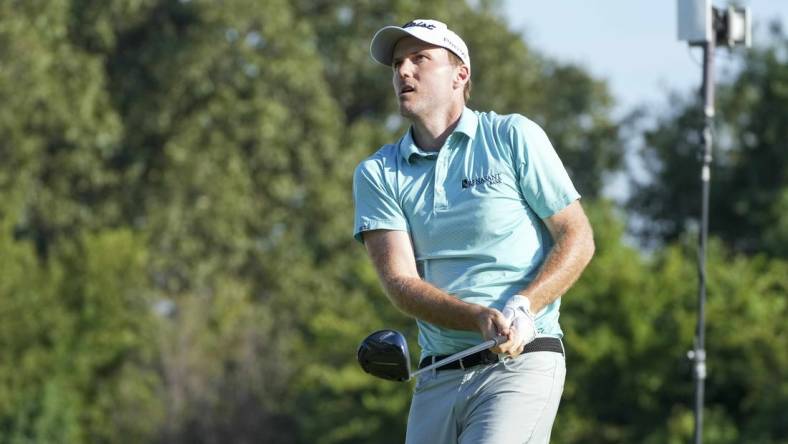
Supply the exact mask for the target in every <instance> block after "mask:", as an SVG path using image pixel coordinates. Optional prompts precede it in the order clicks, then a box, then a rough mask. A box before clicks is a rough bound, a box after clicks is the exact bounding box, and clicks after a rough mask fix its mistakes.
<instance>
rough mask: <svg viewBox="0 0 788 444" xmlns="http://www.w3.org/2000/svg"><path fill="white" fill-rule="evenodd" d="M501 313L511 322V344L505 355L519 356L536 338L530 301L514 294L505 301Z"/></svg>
mask: <svg viewBox="0 0 788 444" xmlns="http://www.w3.org/2000/svg"><path fill="white" fill-rule="evenodd" d="M502 313H503V315H504V317H506V319H507V320H508V321H510V322H511V324H510V328H509V338H510V340H511V341H512V342H513V344H512V346H511V347H509V349H508V350H507V354H508V355H509V356H511V357H513V358H516V357H517V356H520V354H522V352H523V349H524V348H525V346H526V344H528V343H529V342H531V341H533V340H534V338H536V334H537V331H536V322H535V317H534V314H533V313H532V312H531V301H530V300H529V299H528V298H527V297H525V296H522V295H519V294H516V295H514V296H512V297H511V298H509V300H508V301H506V305H505V306H504V308H503V310H502Z"/></svg>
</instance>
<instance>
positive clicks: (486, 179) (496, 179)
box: [462, 173, 501, 189]
mask: <svg viewBox="0 0 788 444" xmlns="http://www.w3.org/2000/svg"><path fill="white" fill-rule="evenodd" d="M497 183H501V173H490V174H488V175H486V176H481V177H472V178H468V179H463V180H462V188H463V189H465V188H470V187H475V186H477V185H494V184H497Z"/></svg>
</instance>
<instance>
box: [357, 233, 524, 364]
mask: <svg viewBox="0 0 788 444" xmlns="http://www.w3.org/2000/svg"><path fill="white" fill-rule="evenodd" d="M363 236H364V244H365V245H366V247H367V252H368V253H369V257H370V258H371V259H372V263H373V265H374V266H375V269H376V270H377V272H378V277H379V278H380V281H381V283H382V284H383V288H384V289H385V290H386V294H387V295H388V297H389V299H391V302H392V303H393V304H394V306H396V307H397V308H398V309H400V310H402V311H403V312H405V313H407V314H409V315H411V316H413V317H416V318H418V319H421V320H424V321H427V322H429V323H432V324H435V325H439V326H441V327H445V328H451V329H455V330H470V331H480V332H481V333H482V335H483V336H484V337H485V339H490V338H493V337H495V336H496V335H498V334H502V335H508V334H509V328H508V322H506V320H505V318H504V317H503V315H502V314H501V312H500V311H498V310H495V309H493V308H487V307H484V306H481V305H478V304H469V303H467V302H464V301H462V300H460V299H458V298H456V297H454V296H451V295H449V294H447V293H445V292H444V291H442V290H440V289H439V288H437V287H435V286H433V285H431V284H429V283H427V282H425V281H423V280H422V279H421V278H420V277H419V274H418V272H417V271H416V258H415V255H414V253H413V246H412V245H411V241H410V236H409V235H408V233H406V232H404V231H392V230H373V231H367V232H364V234H363ZM507 345H509V343H508V342H506V343H504V344H501V345H500V346H499V348H500V350H501V351H503V352H505V351H506V350H507ZM493 350H494V351H498V348H496V349H493Z"/></svg>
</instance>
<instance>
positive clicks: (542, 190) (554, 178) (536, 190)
mask: <svg viewBox="0 0 788 444" xmlns="http://www.w3.org/2000/svg"><path fill="white" fill-rule="evenodd" d="M511 123H512V125H511V126H510V127H509V137H510V141H511V144H512V149H513V158H514V162H515V170H516V172H517V175H518V184H519V186H520V192H521V193H522V195H523V198H524V199H525V201H526V202H527V203H528V205H529V206H530V207H531V209H533V210H534V212H535V213H536V214H537V215H538V216H539V217H540V218H542V219H546V218H548V217H550V216H552V215H553V214H555V213H557V212H559V211H560V210H562V209H564V208H566V207H567V206H568V205H569V204H571V203H572V202H574V201H575V200H577V199H579V198H580V194H579V193H578V192H577V190H576V189H575V186H574V185H573V184H572V181H571V179H569V174H567V172H566V168H564V165H563V163H561V159H560V158H559V157H558V153H556V151H555V148H553V144H552V143H550V140H549V139H548V138H547V134H545V132H544V130H542V128H541V127H539V125H537V124H536V123H534V122H533V121H531V120H529V119H527V118H525V117H523V116H520V115H515V116H513V119H512V122H511Z"/></svg>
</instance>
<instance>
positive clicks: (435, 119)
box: [413, 104, 465, 151]
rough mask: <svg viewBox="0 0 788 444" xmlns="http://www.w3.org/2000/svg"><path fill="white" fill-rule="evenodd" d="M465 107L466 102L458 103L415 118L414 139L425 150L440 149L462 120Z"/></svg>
mask: <svg viewBox="0 0 788 444" xmlns="http://www.w3.org/2000/svg"><path fill="white" fill-rule="evenodd" d="M464 109H465V105H464V104H457V105H454V106H452V107H451V108H449V109H448V110H446V111H445V112H438V113H434V114H431V115H429V116H426V117H423V118H419V117H417V118H415V119H413V141H414V142H416V145H417V146H418V147H419V148H421V149H423V150H424V151H438V150H440V148H441V147H442V146H443V144H444V143H445V142H446V139H447V138H448V137H449V135H450V134H451V133H452V132H453V131H454V129H455V128H456V127H457V124H458V123H459V122H460V117H462V112H463V110H464Z"/></svg>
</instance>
